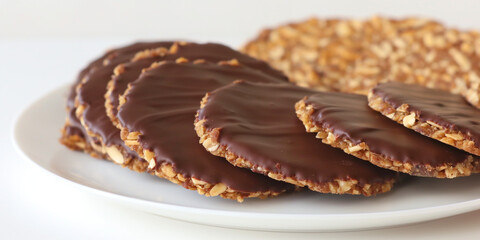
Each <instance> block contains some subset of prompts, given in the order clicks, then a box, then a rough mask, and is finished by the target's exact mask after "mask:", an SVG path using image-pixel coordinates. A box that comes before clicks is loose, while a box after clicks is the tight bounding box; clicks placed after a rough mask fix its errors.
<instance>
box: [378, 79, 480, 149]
mask: <svg viewBox="0 0 480 240" xmlns="http://www.w3.org/2000/svg"><path fill="white" fill-rule="evenodd" d="M372 91H373V93H374V94H375V95H377V96H379V97H381V98H382V99H383V101H385V102H387V103H388V104H390V105H392V106H393V107H394V108H397V107H400V106H401V105H402V104H408V105H409V108H408V109H409V110H410V111H413V112H415V114H416V115H417V116H418V118H419V119H420V120H421V121H431V122H434V123H436V124H438V125H440V126H442V127H444V128H447V129H452V130H455V131H459V132H463V133H465V134H466V138H467V139H469V140H472V141H473V142H474V144H475V146H476V147H480V110H478V109H476V108H475V107H473V106H472V105H470V104H469V103H468V102H467V101H466V100H465V99H464V98H463V97H462V96H460V95H455V94H452V93H449V92H445V91H441V90H438V89H431V88H426V87H422V86H417V85H408V84H402V83H396V82H388V83H383V84H379V85H377V86H376V87H375V88H373V89H372Z"/></svg>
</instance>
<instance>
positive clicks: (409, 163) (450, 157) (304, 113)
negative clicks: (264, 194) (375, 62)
mask: <svg viewBox="0 0 480 240" xmlns="http://www.w3.org/2000/svg"><path fill="white" fill-rule="evenodd" d="M295 109H296V113H297V116H298V118H299V119H300V120H301V121H302V122H303V124H304V126H305V129H306V130H307V131H308V132H313V133H317V135H316V137H317V138H319V139H321V140H322V142H323V143H325V144H328V145H331V146H333V147H336V148H340V149H342V150H343V151H344V152H346V153H348V154H351V155H353V156H356V157H358V158H360V159H364V160H367V161H369V162H371V163H373V164H375V165H377V166H379V167H382V168H386V169H390V170H393V171H398V172H403V173H407V174H410V175H414V176H423V177H436V178H454V177H460V176H468V175H470V174H471V173H473V172H476V171H478V167H479V164H480V157H478V156H475V155H470V154H468V153H466V152H464V151H461V150H459V149H456V148H454V147H451V146H448V145H445V144H443V143H441V142H439V141H436V140H434V139H430V138H428V137H425V136H422V135H421V134H418V133H416V132H414V131H412V130H409V129H407V128H405V127H403V126H402V125H399V124H397V123H395V122H394V121H391V120H390V119H388V118H386V117H384V116H382V115H381V114H380V113H378V112H376V111H374V110H372V109H370V108H369V107H368V104H367V98H366V97H365V96H363V95H357V94H348V93H319V94H314V95H310V96H308V97H305V98H304V99H303V100H300V101H299V102H297V104H296V105H295ZM406 121H407V122H408V121H409V120H406Z"/></svg>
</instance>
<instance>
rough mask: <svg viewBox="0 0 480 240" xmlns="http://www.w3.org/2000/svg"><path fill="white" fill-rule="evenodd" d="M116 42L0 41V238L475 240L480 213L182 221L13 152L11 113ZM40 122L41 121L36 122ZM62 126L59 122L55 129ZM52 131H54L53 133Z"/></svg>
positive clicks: (68, 79) (65, 79)
mask: <svg viewBox="0 0 480 240" xmlns="http://www.w3.org/2000/svg"><path fill="white" fill-rule="evenodd" d="M118 43H125V41H120V40H118V39H117V40H114V41H113V40H108V39H103V40H100V39H95V40H71V39H70V40H58V39H57V40H52V39H50V40H49V39H43V40H38V39H37V40H0V83H1V86H0V109H1V111H2V113H1V114H0V126H1V129H2V131H1V132H2V133H1V134H0V153H1V154H2V156H1V157H0V239H87V238H88V239H133V238H135V239H164V238H165V239H172V238H175V239H191V238H196V239H207V238H208V239H225V238H229V239H246V238H248V239H269V238H275V239H310V238H316V239H318V238H322V237H323V238H325V239H352V238H355V239H384V238H386V237H388V239H478V238H480V211H476V212H471V213H467V214H463V215H459V216H454V217H450V218H445V219H441V220H437V221H431V222H426V223H421V224H415V225H411V226H403V227H397V228H391V229H380V230H372V231H360V232H343V233H305V234H303V233H275V232H256V231H245V230H234V229H226V228H218V227H211V226H203V225H198V224H192V223H185V222H180V221H176V220H170V219H167V218H163V217H159V216H156V215H152V214H148V213H144V212H140V211H136V210H133V209H130V208H127V207H124V206H122V205H118V204H117V203H113V202H110V201H109V200H106V199H103V198H101V197H98V196H96V195H91V194H90V193H85V192H83V191H81V190H79V189H77V188H71V187H70V185H67V184H65V183H62V182H59V181H58V180H57V179H56V178H54V177H52V176H50V175H48V174H46V173H45V172H44V171H41V170H40V169H39V168H38V167H36V166H34V165H33V164H30V163H29V162H28V160H26V159H24V158H23V157H21V156H20V155H19V154H18V153H17V152H16V150H15V148H14V146H13V141H12V126H13V123H14V119H15V116H16V115H18V114H19V113H20V111H21V110H22V109H23V108H25V107H26V106H28V105H29V104H30V103H31V102H32V101H34V100H35V99H37V98H38V97H40V96H42V95H44V94H46V93H48V92H49V91H51V90H53V89H55V88H56V87H58V86H60V85H63V84H65V83H69V82H71V81H72V80H73V79H74V77H75V75H76V73H77V71H78V70H79V69H80V68H81V67H83V65H84V64H85V63H86V62H88V61H89V60H90V59H92V57H94V56H96V55H98V54H99V53H100V52H101V51H103V49H105V48H107V47H109V46H115V45H116V44H118ZM38 127H41V126H38ZM60 127H61V126H59V129H60ZM58 136H59V132H53V133H52V137H55V138H56V137H58Z"/></svg>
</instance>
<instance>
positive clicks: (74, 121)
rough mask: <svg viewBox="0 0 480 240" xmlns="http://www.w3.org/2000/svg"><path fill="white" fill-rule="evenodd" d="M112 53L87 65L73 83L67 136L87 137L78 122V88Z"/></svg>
mask: <svg viewBox="0 0 480 240" xmlns="http://www.w3.org/2000/svg"><path fill="white" fill-rule="evenodd" d="M110 53H111V52H107V53H105V54H104V55H103V56H101V57H99V58H97V59H95V60H94V61H92V62H91V63H89V64H88V65H87V67H85V68H84V69H82V70H81V71H80V73H79V74H78V76H77V79H76V80H75V82H74V83H73V85H72V87H71V88H70V92H69V93H68V96H67V111H68V119H69V124H68V125H66V126H65V134H66V135H67V136H73V135H77V136H80V137H82V138H85V137H86V136H87V134H86V132H85V129H84V128H83V127H82V124H81V123H80V120H78V118H77V116H76V115H75V97H76V96H77V92H76V87H77V85H78V84H79V83H80V82H81V81H82V79H83V78H84V77H85V75H86V74H88V73H89V72H90V71H92V70H93V69H95V68H98V67H101V66H102V64H103V60H104V59H105V58H106V57H107V56H108V55H109V54H110Z"/></svg>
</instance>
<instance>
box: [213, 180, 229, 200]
mask: <svg viewBox="0 0 480 240" xmlns="http://www.w3.org/2000/svg"><path fill="white" fill-rule="evenodd" d="M226 190H227V185H225V184H223V183H217V184H215V186H213V188H212V189H210V196H212V197H214V196H218V195H220V194H221V193H223V192H225V191H226Z"/></svg>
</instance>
